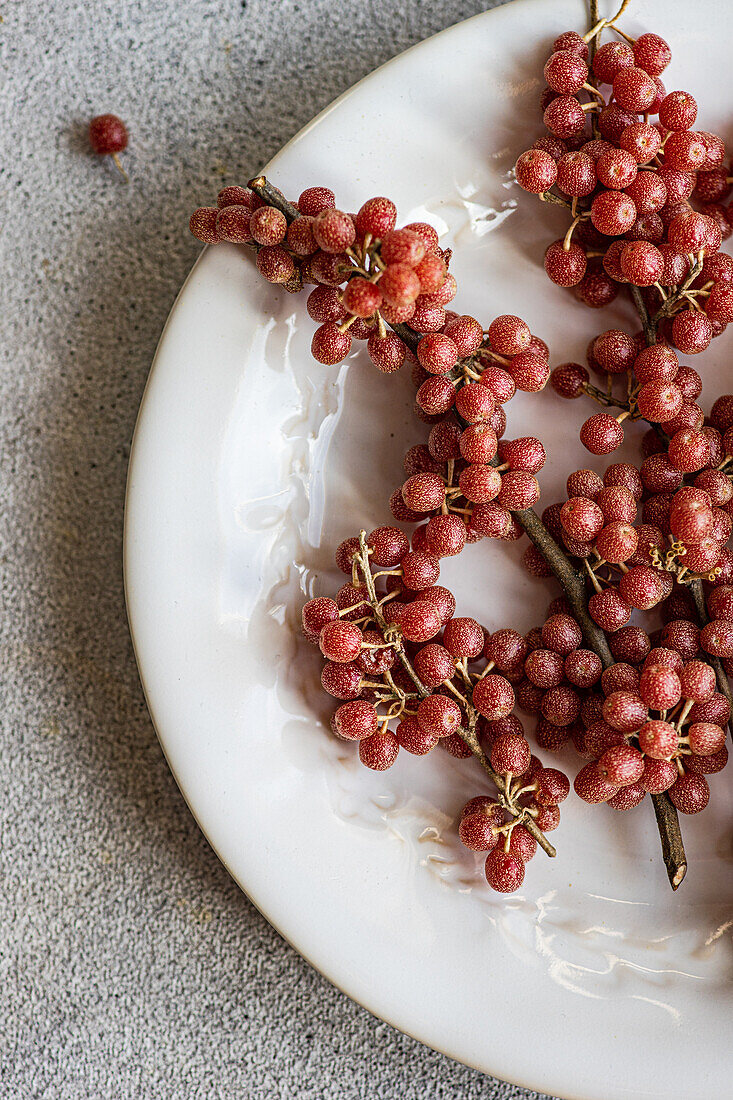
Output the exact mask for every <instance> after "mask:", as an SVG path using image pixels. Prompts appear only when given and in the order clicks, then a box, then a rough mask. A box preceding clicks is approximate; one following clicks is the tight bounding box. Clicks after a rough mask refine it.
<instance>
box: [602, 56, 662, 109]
mask: <svg viewBox="0 0 733 1100" xmlns="http://www.w3.org/2000/svg"><path fill="white" fill-rule="evenodd" d="M656 96H657V85H656V83H655V82H654V80H653V79H652V78H651V77H650V76H649V74H648V73H646V72H644V70H643V69H639V68H637V67H636V66H631V67H629V68H625V69H621V70H619V72H618V73H617V74H616V76H615V77H614V79H613V97H614V99H615V100H616V103H617V104H618V105H619V107H621V108H623V109H624V110H627V111H633V112H634V113H635V114H641V113H642V112H643V111H648V110H649V108H650V107H651V105H652V103H653V102H654V100H655V99H656Z"/></svg>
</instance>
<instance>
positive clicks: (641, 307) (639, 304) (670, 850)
mask: <svg viewBox="0 0 733 1100" xmlns="http://www.w3.org/2000/svg"><path fill="white" fill-rule="evenodd" d="M629 290H630V292H631V297H632V299H633V302H634V305H635V306H636V309H637V312H638V314H639V318H640V320H641V324H642V328H643V330H644V339H645V340H646V344H647V347H652V346H653V345H654V344H656V342H657V318H656V317H654V318H652V317H650V316H649V311H648V310H647V308H646V305H645V303H644V299H643V298H642V296H641V292H640V290H639V288H638V287H636V286H633V285H630V286H629ZM653 427H654V428H655V429H656V431H657V433H658V434H660V435H661V436H662V438H663V439H665V440H666V441H667V442H669V437H668V436H667V435H666V433H665V432H663V431H662V429H661V427H660V426H659V425H656V424H655V425H653ZM701 590H702V586H701ZM721 671H722V670H721ZM651 800H652V804H653V806H654V815H655V817H656V819H657V828H658V829H659V836H660V839H661V842H662V859H663V860H664V866H665V867H666V868H667V877H668V878H669V884H670V886H671V887H672V889H673V890H676V889H677V888H678V886H679V885H680V883H681V882H682V880H683V878H684V877H685V875H686V874H687V856H686V855H685V845H684V842H683V840H682V830H681V828H680V819H679V814H678V813H677V809H676V807H675V805H674V803H673V802H672V800H671V799H670V797H669V795H668V794H666V793H665V794H653V795H652V796H651Z"/></svg>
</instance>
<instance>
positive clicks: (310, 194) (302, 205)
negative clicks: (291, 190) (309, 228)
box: [298, 187, 336, 218]
mask: <svg viewBox="0 0 733 1100" xmlns="http://www.w3.org/2000/svg"><path fill="white" fill-rule="evenodd" d="M335 206H336V196H335V195H334V193H333V191H331V190H330V188H328V187H308V188H306V190H305V191H303V192H302V193H301V195H300V197H299V199H298V210H299V211H300V213H301V214H306V215H308V216H309V217H311V218H314V217H315V216H316V214H320V213H321V211H322V210H333V209H334V207H335Z"/></svg>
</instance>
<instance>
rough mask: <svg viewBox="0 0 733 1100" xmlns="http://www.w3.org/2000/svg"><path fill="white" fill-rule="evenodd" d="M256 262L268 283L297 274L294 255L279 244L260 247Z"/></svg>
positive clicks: (284, 281)
mask: <svg viewBox="0 0 733 1100" xmlns="http://www.w3.org/2000/svg"><path fill="white" fill-rule="evenodd" d="M255 262H256V264H257V270H258V271H259V273H260V275H262V277H263V279H267V281H268V283H280V284H282V283H287V281H288V280H289V279H292V277H293V275H294V274H295V264H294V262H293V257H292V256H291V255H290V253H289V252H286V251H285V249H284V248H281V247H280V246H279V245H273V246H268V247H265V248H260V250H259V252H258V253H257V260H256V261H255ZM349 343H351V341H349Z"/></svg>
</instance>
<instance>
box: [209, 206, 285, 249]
mask: <svg viewBox="0 0 733 1100" xmlns="http://www.w3.org/2000/svg"><path fill="white" fill-rule="evenodd" d="M225 209H229V210H231V209H232V208H231V207H229V208H225ZM227 217H228V215H227V214H220V215H219V220H220V222H223V220H224V219H225V218H227ZM287 228H288V223H287V221H286V220H285V215H284V214H282V213H281V212H280V211H279V210H276V209H275V207H274V206H260V207H259V208H258V209H257V210H255V211H254V213H253V214H252V215H251V216H250V219H249V231H250V234H251V236H252V237H254V239H255V240H256V241H257V243H258V244H266V245H274V244H280V242H281V241H284V240H285V234H286V232H287Z"/></svg>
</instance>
